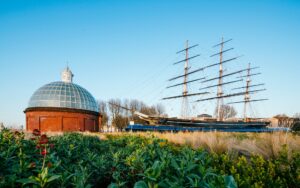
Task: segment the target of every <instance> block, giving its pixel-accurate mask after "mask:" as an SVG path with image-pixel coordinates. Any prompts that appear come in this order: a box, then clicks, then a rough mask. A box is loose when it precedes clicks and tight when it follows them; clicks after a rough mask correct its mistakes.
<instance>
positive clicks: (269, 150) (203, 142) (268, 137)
mask: <svg viewBox="0 0 300 188" xmlns="http://www.w3.org/2000/svg"><path fill="white" fill-rule="evenodd" d="M47 134H48V135H49V136H55V135H62V134H63V133H57V132H51V133H47ZM81 134H83V135H93V136H98V137H100V139H102V140H103V139H106V137H107V136H108V135H115V136H121V135H140V136H144V137H153V136H154V137H157V138H161V139H166V140H168V141H169V142H171V143H175V144H179V145H189V146H191V147H192V148H194V149H197V148H204V149H205V150H207V151H209V152H211V153H216V154H221V153H232V152H235V153H240V154H243V155H245V156H250V155H256V154H258V155H261V156H263V157H264V158H266V159H268V158H276V157H278V156H279V154H280V151H281V149H282V148H283V147H286V148H287V150H288V153H289V154H291V153H292V151H300V136H299V135H296V134H293V133H287V132H274V133H228V132H179V133H159V132H114V133H91V132H81Z"/></svg>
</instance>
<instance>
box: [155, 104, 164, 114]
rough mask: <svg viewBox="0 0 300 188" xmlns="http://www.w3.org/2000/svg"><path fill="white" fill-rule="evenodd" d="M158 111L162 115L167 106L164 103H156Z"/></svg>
mask: <svg viewBox="0 0 300 188" xmlns="http://www.w3.org/2000/svg"><path fill="white" fill-rule="evenodd" d="M156 112H157V114H158V115H162V114H163V113H164V112H165V107H164V106H163V105H162V104H160V103H159V104H157V105H156Z"/></svg>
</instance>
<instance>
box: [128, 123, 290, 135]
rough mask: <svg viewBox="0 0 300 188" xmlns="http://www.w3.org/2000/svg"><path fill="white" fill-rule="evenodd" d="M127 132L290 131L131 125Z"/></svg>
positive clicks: (278, 129) (284, 129) (279, 129)
mask: <svg viewBox="0 0 300 188" xmlns="http://www.w3.org/2000/svg"><path fill="white" fill-rule="evenodd" d="M125 130H126V131H133V132H136V131H156V132H196V131H201V132H212V131H218V132H256V133H259V132H276V131H289V129H288V128H282V127H281V128H256V127H248V128H224V127H223V128H222V127H214V128H208V127H182V126H171V125H141V124H135V125H129V126H128V127H127V128H126V129H125Z"/></svg>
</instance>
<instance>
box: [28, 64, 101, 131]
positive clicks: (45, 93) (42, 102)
mask: <svg viewBox="0 0 300 188" xmlns="http://www.w3.org/2000/svg"><path fill="white" fill-rule="evenodd" d="M61 79H62V81H57V82H51V83H49V84H46V85H44V86H42V87H40V88H39V89H38V90H37V91H35V92H34V93H33V95H32V97H31V98H30V101H29V104H28V107H27V108H26V109H25V111H24V113H25V114H26V130H28V131H32V130H34V129H39V130H41V131H46V132H47V131H91V132H95V131H99V127H100V126H101V115H100V114H99V109H98V105H97V102H96V100H95V99H94V97H93V96H92V95H91V94H90V93H89V92H88V91H87V90H86V89H84V88H83V87H81V86H79V85H77V84H74V83H73V74H72V72H71V70H70V69H69V67H67V68H66V69H64V70H63V72H62V74H61Z"/></svg>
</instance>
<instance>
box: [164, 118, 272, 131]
mask: <svg viewBox="0 0 300 188" xmlns="http://www.w3.org/2000/svg"><path fill="white" fill-rule="evenodd" d="M269 124H270V122H266V121H252V122H243V121H240V122H238V121H201V120H184V119H162V120H160V122H159V125H170V126H179V127H199V128H223V129H226V128H227V129H233V128H234V129H240V128H265V127H267V126H268V125H269Z"/></svg>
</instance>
